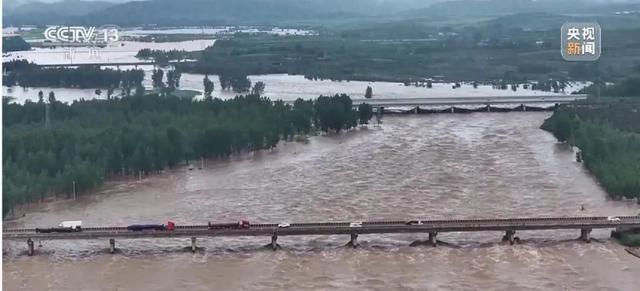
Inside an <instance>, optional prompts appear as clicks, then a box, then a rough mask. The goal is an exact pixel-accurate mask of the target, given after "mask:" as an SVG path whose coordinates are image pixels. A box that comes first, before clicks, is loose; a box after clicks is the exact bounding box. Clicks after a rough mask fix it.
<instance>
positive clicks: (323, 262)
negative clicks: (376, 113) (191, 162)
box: [3, 113, 640, 290]
mask: <svg viewBox="0 0 640 291" xmlns="http://www.w3.org/2000/svg"><path fill="white" fill-rule="evenodd" d="M546 117H548V113H494V114H490V113H478V114H470V115H462V114H456V115H444V114H442V115H430V116H402V117H391V116H387V117H385V120H384V124H383V126H382V127H381V128H373V127H372V128H370V129H369V130H358V131H352V132H348V133H345V134H342V135H340V136H335V135H333V136H320V137H314V138H312V139H311V142H310V143H309V144H301V143H293V142H292V143H285V144H282V145H281V146H279V147H278V148H277V149H276V150H274V151H272V152H261V153H256V154H254V155H247V156H243V157H236V158H233V159H232V160H230V161H224V162H213V161H210V162H206V163H205V169H204V170H197V168H196V170H194V171H189V170H187V169H178V170H174V171H171V172H167V173H164V174H162V175H158V176H154V177H150V178H147V179H144V180H143V181H142V183H141V184H139V183H137V182H126V183H125V182H110V183H109V184H107V185H106V186H105V187H104V189H103V190H102V191H101V192H102V193H101V194H100V195H93V196H85V197H82V198H81V199H78V201H75V202H68V201H58V202H53V203H48V204H45V205H42V206H41V207H39V208H38V209H37V210H34V211H30V212H28V213H27V215H26V216H25V217H22V218H20V219H19V220H17V221H11V222H5V224H4V226H5V227H23V226H26V227H34V226H51V225H55V224H57V223H58V222H59V221H61V220H76V219H77V220H83V221H84V223H85V224H86V225H113V224H117V225H127V224H133V223H162V222H164V221H166V220H167V219H172V220H175V221H176V222H177V223H178V224H191V223H206V221H209V220H215V221H237V220H239V219H248V220H250V221H251V222H276V223H277V222H310V221H355V220H379V219H394V220H401V219H408V218H416V219H447V218H492V217H514V216H563V215H567V216H576V215H636V214H637V213H638V211H639V210H640V209H639V207H638V205H637V204H635V203H633V202H615V201H609V200H607V199H606V195H605V193H604V192H603V191H602V189H601V188H600V187H599V186H598V185H597V183H596V182H595V181H594V180H593V179H592V178H591V177H590V176H589V174H588V173H587V172H585V170H583V169H582V167H581V165H580V164H577V163H576V162H575V161H574V155H573V153H572V152H571V151H570V150H569V149H567V148H565V147H563V146H560V145H558V144H556V142H555V139H554V138H553V137H552V136H551V135H550V134H548V133H546V132H544V131H542V130H540V129H538V127H539V126H540V124H541V123H542V121H543V120H544V118H546ZM581 204H584V205H585V207H586V210H585V211H581V210H580V205H581ZM502 235H503V234H502V233H499V232H483V233H442V234H439V235H438V239H439V240H441V241H443V242H446V243H449V244H451V245H440V246H438V247H436V248H432V247H409V244H410V243H411V242H412V241H414V240H417V239H426V237H425V236H426V234H425V235H420V234H394V235H362V236H360V238H359V240H360V242H361V243H362V245H363V246H362V247H361V248H359V249H355V250H354V249H349V248H344V247H343V245H344V244H345V243H346V242H347V241H348V239H349V238H348V236H344V235H343V236H311V237H281V238H280V239H279V240H278V242H279V243H280V244H281V245H282V246H283V250H282V251H277V252H273V251H267V250H264V249H263V248H262V246H263V245H265V244H267V243H268V242H269V241H270V240H269V238H268V237H264V238H199V240H198V243H199V246H201V247H204V249H203V250H201V251H199V252H197V253H195V254H192V253H190V252H188V251H186V250H184V248H185V247H187V246H189V245H190V242H189V240H188V239H173V240H152V239H148V240H118V241H116V246H117V247H119V248H120V252H119V253H117V254H115V255H110V254H108V251H107V247H108V242H107V241H106V240H104V241H102V240H100V241H68V242H67V241H56V242H42V247H40V248H37V250H36V252H37V255H36V256H34V257H27V256H26V255H24V252H25V250H26V243H24V242H12V243H7V242H5V245H4V246H3V248H4V250H5V251H7V255H5V258H4V270H3V276H4V280H3V287H4V289H5V290H46V289H49V290H235V289H261V290H265V289H266V290H283V289H288V290H302V289H326V290H336V289H337V290H347V289H349V290H352V289H359V290H395V289H409V290H436V289H447V290H451V289H453V290H637V287H638V286H640V277H638V274H640V260H638V259H637V258H634V257H632V256H630V255H628V254H627V253H626V252H625V251H624V248H623V247H622V246H620V245H618V244H616V243H614V242H613V241H611V240H610V239H609V231H608V230H596V231H594V232H593V233H592V236H593V238H594V240H593V241H592V243H590V244H585V243H581V242H578V241H576V240H575V239H576V238H577V237H578V236H579V232H578V231H571V230H560V231H523V232H518V233H517V235H518V236H519V237H520V238H521V239H522V244H519V245H514V246H510V245H508V244H503V243H501V242H500V239H501V237H502ZM36 246H38V242H36Z"/></svg>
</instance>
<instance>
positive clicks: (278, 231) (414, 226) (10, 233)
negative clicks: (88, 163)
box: [2, 216, 640, 255]
mask: <svg viewBox="0 0 640 291" xmlns="http://www.w3.org/2000/svg"><path fill="white" fill-rule="evenodd" d="M222 225H224V226H220V227H218V226H215V225H214V226H213V227H212V225H207V224H205V225H184V226H176V227H175V229H174V230H145V231H132V230H129V229H128V228H127V227H87V228H83V229H82V231H78V232H54V233H41V232H37V231H36V229H35V228H22V229H4V230H3V233H2V238H3V239H4V240H26V241H27V246H28V254H29V255H33V254H34V240H74V239H76V240H77V239H81V240H89V239H109V243H110V250H111V252H114V251H115V239H116V238H121V239H138V238H181V237H190V238H191V250H192V251H195V250H196V237H222V236H271V243H270V244H269V247H271V248H273V249H274V250H275V249H277V248H279V247H280V246H279V245H278V244H277V239H278V236H293V235H297V236H302V235H350V237H351V240H350V241H349V243H348V244H347V245H349V246H352V247H356V246H358V241H357V239H358V235H363V234H383V233H384V234H391V233H426V234H428V235H429V239H428V240H427V241H424V242H421V243H422V244H430V245H433V246H436V244H437V240H436V236H437V234H438V233H440V232H478V231H500V232H504V236H503V237H502V240H503V241H506V242H509V243H511V244H514V243H516V242H518V241H519V238H518V237H516V236H515V233H516V231H524V230H551V229H576V230H580V239H581V240H582V241H585V242H589V241H590V239H591V238H590V233H591V230H592V229H611V228H618V227H631V228H640V216H620V217H616V218H612V217H552V218H508V219H456V220H403V221H365V222H355V223H354V222H320V223H292V224H287V225H278V224H251V225H250V226H243V227H241V226H240V225H237V224H233V223H232V224H222ZM234 225H235V227H234Z"/></svg>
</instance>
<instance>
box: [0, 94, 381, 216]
mask: <svg viewBox="0 0 640 291" xmlns="http://www.w3.org/2000/svg"><path fill="white" fill-rule="evenodd" d="M256 87H257V86H256ZM256 87H254V90H253V91H254V92H256V93H254V94H251V95H247V96H238V97H236V98H234V99H232V100H226V101H223V100H219V99H215V100H214V99H206V100H201V101H193V100H191V99H190V98H181V97H179V96H174V95H168V96H158V95H154V94H151V95H143V96H131V97H123V98H118V99H109V100H90V101H79V102H74V103H73V104H66V103H62V102H59V101H55V100H54V101H52V102H51V103H50V105H49V106H48V107H49V113H50V114H49V115H50V119H49V120H46V118H45V117H44V116H43V114H42V112H45V103H44V102H38V103H25V104H24V105H22V104H16V103H7V102H3V111H4V120H3V126H4V135H3V146H4V154H5V159H4V167H5V168H7V169H12V171H4V172H3V178H4V181H5V183H6V184H5V188H4V189H3V190H4V193H3V202H4V203H3V215H4V214H6V213H8V212H9V210H10V209H11V208H12V207H13V206H15V205H19V204H24V203H27V202H33V201H40V200H43V199H44V198H45V197H47V196H54V194H53V193H58V194H61V195H64V194H66V195H67V196H70V195H71V193H74V192H77V193H82V192H83V191H85V190H89V189H94V188H95V187H97V186H100V185H101V184H102V183H103V182H104V181H105V179H108V178H109V177H113V176H133V177H136V176H139V175H147V174H153V173H158V172H160V171H162V170H164V169H167V168H173V167H175V166H178V165H180V164H183V162H184V161H189V160H195V159H200V158H220V159H221V158H227V157H229V156H231V155H233V154H237V153H242V152H253V151H260V150H268V149H272V148H274V147H275V146H276V145H277V144H278V143H279V142H280V141H281V140H293V139H294V138H295V137H296V136H297V135H306V134H310V133H312V132H313V131H315V130H321V131H323V132H329V131H331V132H338V133H339V132H340V131H342V130H348V129H351V128H355V127H357V125H358V124H359V123H360V124H362V123H365V122H367V121H368V120H369V119H371V115H370V114H364V113H366V112H371V107H370V106H361V107H366V108H364V109H369V110H368V111H367V110H361V109H362V108H360V107H359V111H357V110H354V109H353V106H352V101H351V98H350V97H349V96H347V95H344V94H343V95H336V96H332V97H318V98H317V99H316V100H315V101H303V100H302V99H299V100H297V101H296V102H295V103H294V104H293V105H285V104H284V103H283V102H282V101H274V102H272V101H271V100H269V99H268V98H264V97H261V96H260V95H259V90H258V89H256Z"/></svg>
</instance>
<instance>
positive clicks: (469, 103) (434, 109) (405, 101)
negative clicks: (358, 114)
mask: <svg viewBox="0 0 640 291" xmlns="http://www.w3.org/2000/svg"><path fill="white" fill-rule="evenodd" d="M586 99H587V95H584V94H580V95H532V96H488V97H420V98H393V99H392V98H372V99H353V100H352V102H353V107H354V108H357V107H358V105H360V104H362V103H367V104H369V105H371V106H372V107H373V108H374V111H375V112H383V113H391V114H394V113H395V114H397V113H400V114H404V113H416V114H419V113H469V112H511V111H550V110H553V109H554V108H555V107H556V106H557V105H560V104H567V103H571V102H574V101H581V100H586ZM284 102H285V104H289V105H293V103H294V102H295V101H284Z"/></svg>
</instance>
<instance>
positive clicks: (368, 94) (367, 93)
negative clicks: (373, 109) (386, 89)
mask: <svg viewBox="0 0 640 291" xmlns="http://www.w3.org/2000/svg"><path fill="white" fill-rule="evenodd" d="M371 97H373V89H372V88H371V86H367V90H365V92H364V98H367V99H371Z"/></svg>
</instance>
